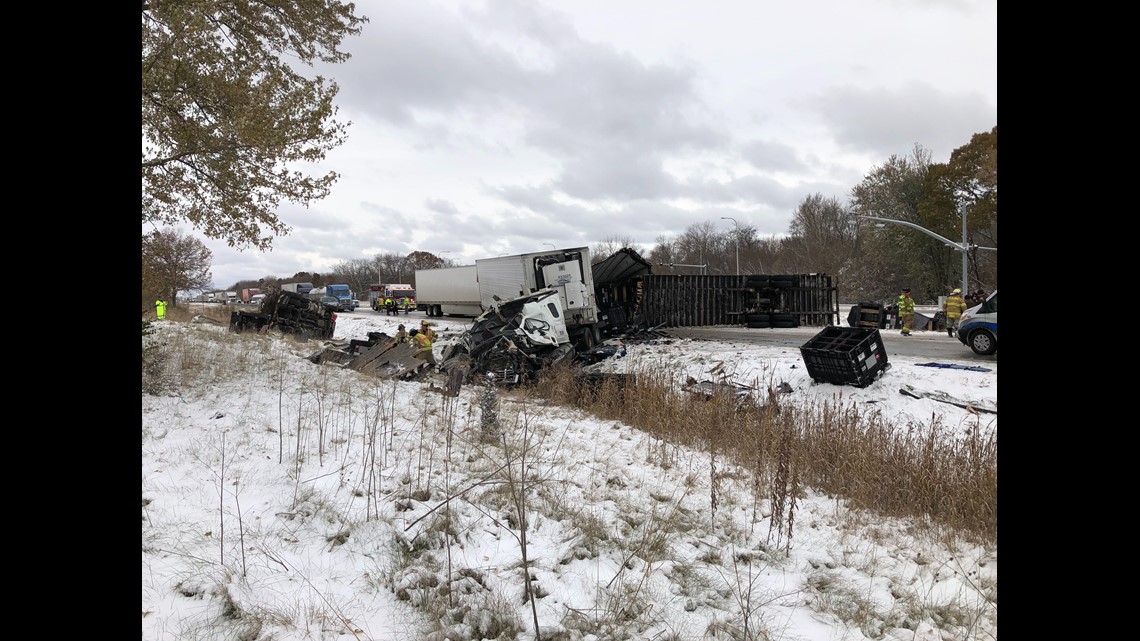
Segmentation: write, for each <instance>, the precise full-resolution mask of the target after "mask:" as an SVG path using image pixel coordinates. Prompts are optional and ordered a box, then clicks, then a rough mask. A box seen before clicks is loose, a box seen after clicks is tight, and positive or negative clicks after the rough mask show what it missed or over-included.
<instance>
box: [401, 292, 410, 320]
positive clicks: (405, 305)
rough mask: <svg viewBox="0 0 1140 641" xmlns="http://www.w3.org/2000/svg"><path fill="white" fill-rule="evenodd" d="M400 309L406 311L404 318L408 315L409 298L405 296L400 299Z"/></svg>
mask: <svg viewBox="0 0 1140 641" xmlns="http://www.w3.org/2000/svg"><path fill="white" fill-rule="evenodd" d="M400 308H401V309H403V310H404V316H407V315H408V297H407V296H405V297H403V298H401V299H400Z"/></svg>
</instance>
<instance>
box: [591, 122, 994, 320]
mask: <svg viewBox="0 0 1140 641" xmlns="http://www.w3.org/2000/svg"><path fill="white" fill-rule="evenodd" d="M930 158H931V155H930V152H929V151H927V150H925V149H923V148H922V147H921V146H919V145H916V146H915V148H914V150H913V151H912V152H911V154H910V155H908V156H905V157H900V156H891V157H890V159H888V160H887V162H886V163H884V164H883V165H881V166H878V167H874V168H873V169H872V170H871V171H870V172H869V173H868V174H867V175H866V177H864V179H863V181H862V182H861V183H859V184H858V185H856V186H855V187H854V188H853V189H852V190H851V194H850V200H849V202H847V203H843V202H840V201H839V200H838V199H836V198H824V197H823V196H822V195H821V194H818V193H816V194H810V195H808V196H806V197H804V199H803V201H802V202H800V204H799V206H797V207H796V210H795V211H794V212H793V215H792V222H791V224H790V225H789V228H788V231H787V233H786V234H785V235H782V236H773V237H770V238H762V237H759V236H758V235H757V231H756V228H755V227H753V226H752V225H747V224H741V225H739V227H738V228H737V227H736V226H735V225H734V226H733V228H729V229H724V224H723V223H720V224H718V221H709V220H706V221H702V222H698V223H694V224H692V225H690V226H689V227H688V228H686V229H685V231H684V232H683V233H681V234H680V235H678V236H676V237H668V236H661V237H658V238H657V239H656V240H655V245H654V247H653V248H652V250H650V251H649V252H648V254H646V253H643V251H642V248H641V247H640V246H638V245H637V244H636V243H633V242H630V241H629V239H623V238H619V237H611V238H607V239H605V240H604V241H603V242H601V243H598V244H597V245H595V246H594V250H595V251H594V253H595V259H596V260H601V259H603V258H605V257H606V256H609V255H611V254H612V253H613V251H614V250H616V249H620V248H621V247H622V246H627V247H631V248H633V249H634V250H636V251H638V253H640V254H641V255H642V257H643V258H645V259H646V260H647V261H648V262H650V263H651V264H652V265H653V269H654V273H690V274H691V273H702V271H703V273H708V274H732V273H735V271H736V256H737V254H736V252H737V245H736V243H737V241H739V243H740V245H739V251H740V272H741V273H744V274H801V273H824V274H829V275H832V276H834V277H835V279H836V283H837V287H838V288H839V295H840V298H841V299H842V300H843V301H844V302H861V301H868V302H883V303H887V304H889V303H893V302H894V300H895V299H896V298H897V297H898V293H899V291H900V290H901V289H902V288H903V287H909V288H910V289H911V291H912V295H913V296H914V297H915V299H916V300H917V301H918V302H919V303H920V304H923V303H932V302H935V301H937V299H938V296H940V295H945V294H947V293H948V292H949V291H950V290H951V289H953V288H955V287H960V286H961V283H962V254H961V252H960V251H959V250H958V249H955V248H953V247H947V246H946V245H945V244H944V243H943V242H941V241H939V240H938V239H937V238H935V237H932V236H930V235H928V234H925V233H923V232H921V231H919V230H916V229H914V228H911V227H908V226H905V225H897V224H885V223H879V225H882V227H879V226H878V225H876V224H875V222H876V221H868V220H860V219H858V218H856V216H875V217H878V218H891V219H894V220H900V221H905V222H909V223H912V224H915V225H918V226H919V227H922V228H924V229H927V230H930V231H932V232H934V233H936V234H938V235H940V236H943V237H945V238H947V239H949V240H952V241H954V242H955V243H961V241H962V213H961V212H962V210H961V207H963V206H964V207H965V208H966V244H967V246H968V247H970V248H971V249H970V250H969V251H968V252H967V278H968V281H969V284H968V287H967V288H968V290H969V291H976V290H984V291H986V292H991V291H994V290H995V289H997V285H998V278H997V257H998V252H997V251H987V250H978V249H975V247H992V248H996V247H997V246H998V244H997V242H998V237H997V127H996V126H995V127H994V128H993V129H992V130H990V131H989V132H985V133H978V134H974V136H973V137H972V138H971V139H970V142H969V143H967V144H966V145H964V146H962V147H959V148H958V149H956V150H954V152H953V153H951V155H950V160H949V162H947V163H945V164H940V163H933V162H931V159H930ZM669 265H673V266H674V267H669ZM681 265H686V267H680V266H681ZM693 266H698V267H693ZM967 293H968V292H967Z"/></svg>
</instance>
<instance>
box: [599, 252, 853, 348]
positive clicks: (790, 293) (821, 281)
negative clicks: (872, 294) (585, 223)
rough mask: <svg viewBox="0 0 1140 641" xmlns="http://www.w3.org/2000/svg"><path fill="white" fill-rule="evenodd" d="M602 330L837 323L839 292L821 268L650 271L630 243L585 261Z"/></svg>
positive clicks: (808, 325) (613, 331) (793, 325)
mask: <svg viewBox="0 0 1140 641" xmlns="http://www.w3.org/2000/svg"><path fill="white" fill-rule="evenodd" d="M593 272H594V286H595V289H596V292H597V299H598V306H599V309H600V314H601V316H602V318H603V321H604V330H605V332H606V333H607V334H610V335H612V334H615V333H621V332H625V331H628V329H629V328H633V327H639V326H645V327H654V328H656V327H695V326H705V325H743V326H745V327H754V328H762V327H799V326H805V327H824V326H827V325H832V324H838V321H839V299H838V294H837V291H836V286H835V284H834V282H833V280H832V277H831V276H828V275H827V274H741V275H712V276H709V275H672V274H654V273H653V270H652V267H651V265H650V264H649V262H647V261H646V260H645V259H643V258H642V257H641V256H640V255H638V253H637V252H636V251H634V250H632V249H630V248H628V247H627V248H625V249H620V250H618V251H617V252H614V254H613V255H611V256H610V257H609V258H607V259H605V260H603V261H601V262H599V263H597V264H595V265H594V266H593Z"/></svg>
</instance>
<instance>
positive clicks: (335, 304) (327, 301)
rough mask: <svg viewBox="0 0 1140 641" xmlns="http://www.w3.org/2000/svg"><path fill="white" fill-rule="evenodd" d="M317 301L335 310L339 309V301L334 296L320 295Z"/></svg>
mask: <svg viewBox="0 0 1140 641" xmlns="http://www.w3.org/2000/svg"><path fill="white" fill-rule="evenodd" d="M318 302H320V304H322V305H327V306H329V307H331V308H333V309H334V310H336V311H340V301H339V300H337V298H336V296H321V298H320V300H319V301H318Z"/></svg>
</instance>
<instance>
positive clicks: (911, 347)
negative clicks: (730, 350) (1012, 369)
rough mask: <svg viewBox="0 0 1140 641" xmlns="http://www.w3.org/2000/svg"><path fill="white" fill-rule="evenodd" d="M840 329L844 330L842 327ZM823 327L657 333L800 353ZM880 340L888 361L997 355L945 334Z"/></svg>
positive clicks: (884, 333)
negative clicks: (981, 353) (982, 352)
mask: <svg viewBox="0 0 1140 641" xmlns="http://www.w3.org/2000/svg"><path fill="white" fill-rule="evenodd" d="M841 327H847V326H846V325H842V326H841ZM823 329H824V328H822V327H792V328H779V327H773V328H758V329H750V328H747V327H740V326H735V325H732V326H728V325H723V326H704V327H669V328H661V329H660V330H659V331H661V332H664V333H665V334H667V335H669V336H673V337H676V338H692V339H706V340H719V341H734V342H742V343H751V344H754V345H764V346H768V347H789V348H795V349H799V348H800V347H801V346H803V344H804V343H806V342H808V341H809V340H811V339H812V337H814V336H816V335H817V334H819V333H820V332H822V331H823ZM879 336H880V337H881V338H882V341H883V348H884V349H885V350H886V352H887V358H888V359H890V358H892V357H895V356H900V357H904V358H908V359H916V360H922V359H929V360H931V361H936V362H943V363H945V362H957V363H966V364H970V365H982V366H984V365H985V364H986V363H996V362H997V354H993V355H991V356H979V355H978V354H975V353H974V351H973V350H971V349H970V348H969V347H966V346H965V345H963V344H962V343H961V342H960V341H959V340H958V339H957V338H951V337H950V336H949V335H947V334H946V332H935V331H922V332H912V333H911V335H910V336H909V337H903V336H902V335H900V333H899V330H897V329H881V330H879Z"/></svg>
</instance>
